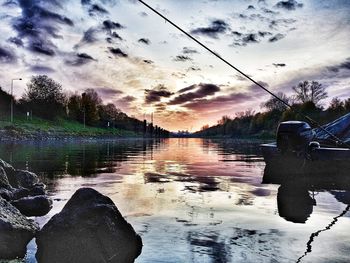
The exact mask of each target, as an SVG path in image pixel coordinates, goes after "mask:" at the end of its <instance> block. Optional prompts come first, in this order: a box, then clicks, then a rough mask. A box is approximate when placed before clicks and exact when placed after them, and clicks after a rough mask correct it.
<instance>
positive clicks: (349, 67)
mask: <svg viewBox="0 0 350 263" xmlns="http://www.w3.org/2000/svg"><path fill="white" fill-rule="evenodd" d="M342 69H344V70H350V58H347V59H346V60H345V61H344V62H342V63H340V64H338V65H334V66H330V67H328V70H330V71H332V72H339V71H340V70H342Z"/></svg>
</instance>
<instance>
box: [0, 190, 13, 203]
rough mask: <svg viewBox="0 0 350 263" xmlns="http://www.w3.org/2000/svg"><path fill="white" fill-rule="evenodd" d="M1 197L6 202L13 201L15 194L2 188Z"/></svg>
mask: <svg viewBox="0 0 350 263" xmlns="http://www.w3.org/2000/svg"><path fill="white" fill-rule="evenodd" d="M0 197H1V198H3V199H5V200H6V201H11V200H13V192H12V191H10V190H8V189H5V188H0Z"/></svg>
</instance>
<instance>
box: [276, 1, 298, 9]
mask: <svg viewBox="0 0 350 263" xmlns="http://www.w3.org/2000/svg"><path fill="white" fill-rule="evenodd" d="M276 7H277V8H280V9H285V10H295V9H297V8H302V7H303V4H302V3H298V2H297V1H295V0H287V1H280V2H278V3H277V4H276Z"/></svg>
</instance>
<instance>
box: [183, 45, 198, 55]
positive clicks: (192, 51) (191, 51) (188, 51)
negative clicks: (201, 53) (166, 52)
mask: <svg viewBox="0 0 350 263" xmlns="http://www.w3.org/2000/svg"><path fill="white" fill-rule="evenodd" d="M182 53H183V54H188V55H190V54H198V51H197V50H196V49H195V48H191V47H184V48H183V49H182Z"/></svg>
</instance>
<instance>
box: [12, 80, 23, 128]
mask: <svg viewBox="0 0 350 263" xmlns="http://www.w3.org/2000/svg"><path fill="white" fill-rule="evenodd" d="M15 80H22V79H21V78H18V79H12V80H11V123H13V82H14V81H15Z"/></svg>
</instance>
